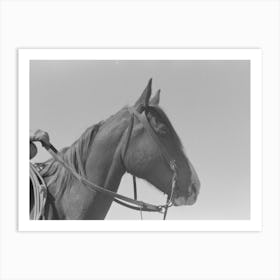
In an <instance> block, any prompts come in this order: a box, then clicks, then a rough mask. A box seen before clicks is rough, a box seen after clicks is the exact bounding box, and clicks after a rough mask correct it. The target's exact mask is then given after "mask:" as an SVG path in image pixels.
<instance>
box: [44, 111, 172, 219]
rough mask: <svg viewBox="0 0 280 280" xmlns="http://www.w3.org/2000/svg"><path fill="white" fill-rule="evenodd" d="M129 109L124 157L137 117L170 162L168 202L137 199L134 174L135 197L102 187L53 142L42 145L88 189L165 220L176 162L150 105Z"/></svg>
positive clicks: (168, 162) (162, 154)
mask: <svg viewBox="0 0 280 280" xmlns="http://www.w3.org/2000/svg"><path fill="white" fill-rule="evenodd" d="M128 111H129V113H130V115H131V118H130V123H129V126H128V130H127V138H126V142H125V145H124V149H123V154H122V157H123V159H124V158H125V156H126V152H127V150H128V147H129V142H130V139H131V135H132V130H133V126H134V119H135V118H137V119H138V121H140V122H141V123H142V125H143V126H144V128H145V130H146V131H147V132H148V134H149V135H150V136H151V138H152V139H153V141H154V142H155V143H156V145H157V146H158V148H159V150H160V153H161V156H162V158H163V159H164V160H165V161H166V163H167V164H168V166H169V168H170V170H171V172H172V173H173V175H172V180H171V190H170V194H169V195H167V200H166V203H165V204H164V205H154V204H150V203H147V202H143V201H140V200H137V186H136V177H135V176H134V175H132V177H133V189H134V199H132V198H130V197H127V196H123V195H121V194H118V193H116V192H113V191H110V190H108V189H105V188H104V187H101V186H99V185H97V184H94V183H93V182H90V181H89V180H88V179H86V178H84V177H83V176H81V175H79V174H78V173H76V172H75V170H73V169H72V168H71V167H70V166H69V165H68V164H67V163H66V162H65V161H64V160H63V158H62V157H61V156H60V154H59V152H58V151H57V149H56V148H55V147H54V146H53V145H52V144H45V143H42V145H43V146H44V147H45V148H46V149H47V151H48V152H49V153H50V154H51V155H52V156H53V158H54V159H55V160H56V161H58V162H59V163H60V164H62V165H63V166H64V167H65V168H66V169H67V170H68V171H69V172H70V173H71V174H72V175H73V176H74V177H75V178H76V179H77V180H79V181H80V182H81V183H83V184H84V185H85V186H87V187H88V189H90V190H91V191H97V192H100V193H103V194H106V195H108V196H110V197H112V198H113V200H114V201H115V202H117V203H118V204H120V205H122V206H125V207H128V208H130V209H133V210H138V211H139V212H140V216H141V219H142V212H158V213H162V214H163V220H165V219H166V215H167V211H168V209H169V208H170V207H171V206H172V205H173V203H172V200H173V195H174V189H175V186H176V181H177V167H176V162H175V160H174V159H172V158H171V157H170V155H169V153H168V151H167V149H166V147H165V146H164V145H163V144H162V143H161V141H160V139H159V137H158V135H157V134H156V133H155V131H154V129H153V128H152V126H151V124H150V123H149V121H148V118H147V112H148V111H149V107H147V108H146V109H144V112H143V114H141V113H139V112H138V111H137V110H136V109H135V108H134V107H129V108H128Z"/></svg>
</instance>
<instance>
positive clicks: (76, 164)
mask: <svg viewBox="0 0 280 280" xmlns="http://www.w3.org/2000/svg"><path fill="white" fill-rule="evenodd" d="M102 124H103V121H101V122H99V123H98V124H95V125H92V126H90V127H89V128H87V129H86V130H85V131H84V133H83V134H82V135H81V136H80V137H79V138H78V139H77V140H76V141H75V142H74V143H73V144H72V145H71V146H69V147H65V148H63V149H61V150H60V155H61V157H62V158H63V160H64V161H65V162H66V163H67V165H68V166H70V167H71V168H72V169H73V170H74V171H75V172H76V173H78V174H79V175H81V176H84V177H86V171H85V165H86V161H87V157H88V151H89V149H90V147H91V145H92V143H93V140H94V138H95V136H96V134H97V132H98V130H99V128H100V127H101V125H102ZM43 166H44V168H43V169H42V170H41V172H40V173H41V175H42V176H43V177H44V178H47V177H50V176H51V179H50V180H49V181H48V185H51V184H53V183H56V184H57V185H58V186H59V188H58V191H57V193H56V195H58V194H60V195H62V194H63V192H64V191H65V189H66V188H67V186H71V185H72V183H73V181H74V180H76V179H75V177H74V176H73V175H72V174H71V173H70V172H69V171H68V170H67V169H66V168H64V167H63V166H62V165H61V164H60V163H59V162H57V161H56V160H55V159H53V158H50V159H49V160H47V161H46V162H44V163H43Z"/></svg>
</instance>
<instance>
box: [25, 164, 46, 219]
mask: <svg viewBox="0 0 280 280" xmlns="http://www.w3.org/2000/svg"><path fill="white" fill-rule="evenodd" d="M46 199H47V186H46V184H45V181H44V179H43V177H42V176H41V175H40V173H39V169H38V167H37V166H36V164H33V163H31V162H30V216H29V217H30V220H44V219H45V215H44V210H45V204H46Z"/></svg>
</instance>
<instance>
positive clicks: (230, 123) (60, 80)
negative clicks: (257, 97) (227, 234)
mask: <svg viewBox="0 0 280 280" xmlns="http://www.w3.org/2000/svg"><path fill="white" fill-rule="evenodd" d="M150 77H152V78H153V92H155V91H156V90H157V89H158V88H160V89H161V102H160V103H161V107H162V108H163V109H164V110H165V112H166V113H167V115H168V117H169V118H170V120H171V122H172V124H173V126H174V128H175V130H176V131H177V133H178V135H179V136H180V138H181V140H182V143H183V145H184V147H185V150H186V154H187V156H188V157H189V159H190V160H191V162H192V163H193V165H194V167H195V169H196V171H197V173H198V176H199V178H200V181H201V191H200V195H199V197H198V200H197V203H196V204H194V205H193V206H183V207H176V208H175V207H173V208H171V209H170V210H169V213H168V219H248V218H250V215H249V212H250V63H249V61H90V60H89V61H32V62H31V63H30V127H31V129H36V128H41V129H43V130H46V131H48V132H49V134H50V137H51V142H52V143H53V144H54V146H56V147H57V148H59V149H60V148H62V147H64V146H69V145H70V144H72V143H73V142H74V141H75V140H76V139H77V138H78V137H79V136H80V135H81V134H82V132H83V131H84V130H85V129H86V128H87V127H88V126H90V125H92V124H94V123H97V122H99V121H100V120H103V119H106V118H107V117H109V116H110V115H112V114H114V113H116V112H117V111H118V110H119V109H121V108H122V107H123V106H124V105H132V104H134V102H135V101H136V100H137V98H138V97H139V96H140V94H141V93H142V91H143V89H144V87H145V86H146V84H147V82H148V79H149V78H150ZM47 158H49V155H48V154H47V153H46V152H45V151H43V149H41V148H40V149H39V154H38V156H37V157H36V160H37V161H42V160H45V159H47ZM138 186H139V199H141V200H144V201H148V202H151V203H155V204H157V203H163V202H164V201H165V198H164V196H163V195H162V194H161V193H160V192H159V191H158V190H156V189H155V188H154V187H152V186H151V185H148V184H147V183H145V182H144V181H142V180H138ZM119 193H122V194H124V195H132V179H131V177H130V176H128V175H125V176H124V177H123V180H122V182H121V185H120V188H119ZM138 218H139V213H137V212H135V211H133V210H130V209H127V208H123V207H121V206H119V205H116V204H113V205H112V207H111V209H110V211H109V213H108V215H107V219H138ZM144 218H145V219H159V218H161V216H160V215H159V214H152V213H144Z"/></svg>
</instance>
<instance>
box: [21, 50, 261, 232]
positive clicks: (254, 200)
mask: <svg viewBox="0 0 280 280" xmlns="http://www.w3.org/2000/svg"><path fill="white" fill-rule="evenodd" d="M35 59H40V60H95V59H96V60H122V59H126V60H144V59H145V60H250V62H251V213H250V214H251V215H250V217H251V218H250V220H180V221H168V220H167V221H145V220H143V221H122V220H118V221H111V220H110V221H109V220H107V221H94V220H93V221H32V220H29V186H28V185H29V162H28V158H29V150H28V148H26V147H29V62H30V60H35ZM261 80H262V72H261V50H260V49H20V50H18V101H19V114H18V130H19V141H18V145H19V146H18V148H19V149H18V150H19V161H18V164H19V167H18V170H19V179H18V182H19V186H18V197H19V205H18V230H19V231H261V229H262V158H261V151H262V125H261V124H262V91H261V88H262V84H261ZM24 182H25V183H24ZM21 184H22V185H21Z"/></svg>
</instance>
